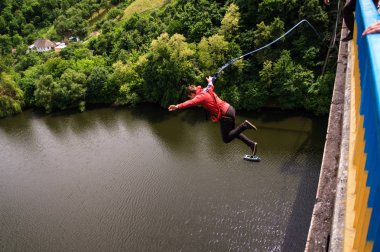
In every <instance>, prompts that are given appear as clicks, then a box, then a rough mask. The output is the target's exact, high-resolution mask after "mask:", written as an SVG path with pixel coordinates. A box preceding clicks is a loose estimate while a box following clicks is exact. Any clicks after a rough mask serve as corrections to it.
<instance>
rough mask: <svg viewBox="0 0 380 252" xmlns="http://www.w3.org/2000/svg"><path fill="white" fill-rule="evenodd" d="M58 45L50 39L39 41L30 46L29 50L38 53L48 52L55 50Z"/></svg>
mask: <svg viewBox="0 0 380 252" xmlns="http://www.w3.org/2000/svg"><path fill="white" fill-rule="evenodd" d="M55 47H56V44H55V43H53V42H51V41H50V40H48V39H37V40H36V41H34V43H33V44H32V45H30V46H29V50H34V51H37V52H46V51H50V50H54V48H55Z"/></svg>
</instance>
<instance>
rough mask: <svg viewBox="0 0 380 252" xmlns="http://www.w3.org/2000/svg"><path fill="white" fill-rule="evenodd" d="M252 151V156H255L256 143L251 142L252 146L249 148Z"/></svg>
mask: <svg viewBox="0 0 380 252" xmlns="http://www.w3.org/2000/svg"><path fill="white" fill-rule="evenodd" d="M250 147H251V150H252V156H254V155H256V152H257V143H256V142H253V144H252V145H251V146H250Z"/></svg>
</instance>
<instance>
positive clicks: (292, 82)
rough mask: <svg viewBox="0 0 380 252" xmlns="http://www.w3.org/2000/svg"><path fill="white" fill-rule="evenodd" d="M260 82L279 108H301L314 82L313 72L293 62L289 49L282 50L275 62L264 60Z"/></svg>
mask: <svg viewBox="0 0 380 252" xmlns="http://www.w3.org/2000/svg"><path fill="white" fill-rule="evenodd" d="M260 77H261V83H263V84H266V85H267V88H268V89H269V94H270V95H271V96H272V97H274V98H275V99H276V101H277V102H278V104H279V105H280V107H281V108H286V109H292V108H303V107H304V103H305V99H306V95H307V91H308V89H309V87H311V86H312V85H313V83H314V74H313V72H312V71H310V70H308V69H306V68H304V67H303V66H301V65H299V64H296V63H294V61H293V59H292V58H291V56H290V52H289V51H286V50H285V51H283V52H282V54H281V56H280V58H279V59H278V60H277V61H276V62H275V63H271V62H270V61H267V62H265V64H264V67H263V69H262V70H261V71H260Z"/></svg>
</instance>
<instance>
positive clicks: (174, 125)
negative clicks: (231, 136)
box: [0, 105, 326, 251]
mask: <svg viewBox="0 0 380 252" xmlns="http://www.w3.org/2000/svg"><path fill="white" fill-rule="evenodd" d="M238 113H239V112H238ZM242 116H243V117H238V118H237V121H240V122H241V121H243V120H244V119H249V120H251V121H253V122H254V123H255V124H256V125H257V126H258V128H259V130H258V131H257V132H254V131H249V132H247V136H249V137H251V138H252V139H255V140H256V141H258V142H259V151H258V154H259V155H260V156H261V158H262V161H261V162H260V163H253V162H247V161H244V160H243V159H242V158H243V156H244V154H249V148H248V147H246V146H245V145H244V144H242V143H241V142H240V141H238V140H235V141H233V142H232V143H230V144H224V143H223V142H222V140H221V137H220V132H219V125H218V124H213V123H211V122H210V120H206V119H205V116H204V114H203V112H202V110H199V109H190V110H186V111H176V112H172V113H168V112H167V111H165V110H163V109H158V108H155V107H153V106H149V105H147V106H142V107H140V108H136V109H120V110H114V109H109V108H106V109H97V110H92V111H87V112H84V113H74V114H54V115H39V114H36V113H34V112H30V111H29V112H24V113H22V114H20V115H17V116H15V117H10V118H6V119H2V120H0V142H1V149H0V160H1V162H0V202H1V204H0V225H1V229H0V237H1V242H0V243H1V247H0V250H1V251H303V249H304V246H305V242H306V236H307V232H308V228H309V223H310V219H311V213H312V208H313V203H314V199H315V193H316V187H317V183H318V176H319V170H320V165H321V159H322V152H323V147H324V141H325V132H326V118H314V117H310V116H307V115H297V114H289V113H286V112H278V111H277V112H274V111H272V112H269V111H266V112H262V113H256V112H250V113H244V114H243V115H242Z"/></svg>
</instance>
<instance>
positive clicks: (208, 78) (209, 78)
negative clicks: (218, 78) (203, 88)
mask: <svg viewBox="0 0 380 252" xmlns="http://www.w3.org/2000/svg"><path fill="white" fill-rule="evenodd" d="M206 80H207V83H208V84H210V83H212V77H211V76H209V77H206Z"/></svg>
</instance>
